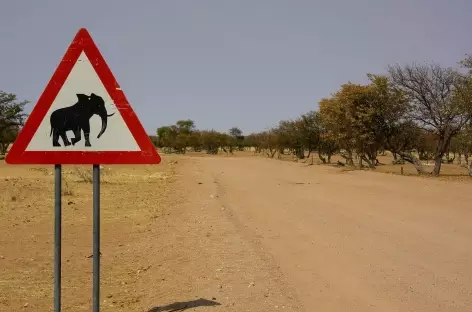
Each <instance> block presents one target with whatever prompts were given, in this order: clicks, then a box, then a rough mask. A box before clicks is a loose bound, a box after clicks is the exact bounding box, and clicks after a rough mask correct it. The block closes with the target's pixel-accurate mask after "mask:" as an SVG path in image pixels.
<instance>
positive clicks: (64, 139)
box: [59, 131, 70, 146]
mask: <svg viewBox="0 0 472 312" xmlns="http://www.w3.org/2000/svg"><path fill="white" fill-rule="evenodd" d="M59 135H60V136H61V139H62V142H64V146H69V145H70V142H69V139H68V138H67V134H66V132H65V131H63V132H61V133H60V134H59Z"/></svg>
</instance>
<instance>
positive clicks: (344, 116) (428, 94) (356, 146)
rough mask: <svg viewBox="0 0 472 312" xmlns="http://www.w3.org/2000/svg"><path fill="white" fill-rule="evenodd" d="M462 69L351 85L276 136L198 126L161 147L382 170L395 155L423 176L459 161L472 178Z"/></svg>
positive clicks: (168, 132) (166, 135)
mask: <svg viewBox="0 0 472 312" xmlns="http://www.w3.org/2000/svg"><path fill="white" fill-rule="evenodd" d="M459 64H460V65H461V67H462V69H460V68H457V69H454V68H443V67H441V66H440V65H438V64H434V63H432V64H421V65H419V64H412V65H407V66H403V67H402V66H400V65H394V66H389V67H388V73H387V74H386V75H374V74H368V75H367V76H368V79H369V83H368V84H365V85H362V84H355V83H351V82H348V83H345V84H343V85H341V86H340V88H339V89H338V90H337V91H335V92H334V93H333V94H331V95H330V96H329V97H327V98H323V99H322V100H321V101H320V102H319V109H318V110H313V111H310V112H307V113H305V114H303V115H301V116H300V117H299V118H296V119H294V120H283V121H280V122H279V124H278V125H277V126H275V127H273V128H271V129H268V130H266V131H262V132H259V133H251V134H248V135H243V133H242V131H241V130H240V129H239V128H237V127H234V128H231V129H230V130H229V131H228V132H227V133H221V132H217V131H215V130H198V129H197V128H196V127H195V123H194V122H193V121H192V120H180V121H177V123H176V124H175V125H170V126H165V127H160V128H158V129H157V133H156V134H157V135H156V136H152V137H151V139H152V140H153V142H154V144H155V145H156V146H158V147H159V148H161V149H162V150H163V151H164V152H168V153H185V152H186V151H187V150H189V149H190V150H193V151H205V152H207V153H209V154H216V153H218V152H219V151H223V152H228V153H232V152H233V151H235V150H244V149H247V148H252V149H253V150H254V152H255V153H264V154H266V155H267V156H268V157H275V156H277V155H282V154H291V155H294V157H297V158H299V159H303V158H305V157H307V156H310V155H311V154H312V153H315V154H316V155H317V157H319V159H320V160H321V162H323V163H329V162H330V161H331V157H332V156H333V155H339V156H341V157H342V158H343V159H344V160H345V162H344V164H345V165H347V166H354V164H355V163H354V159H357V160H358V161H357V163H358V165H359V166H365V167H370V168H375V167H376V166H377V165H379V161H378V159H377V157H378V155H379V154H381V153H384V152H385V151H389V152H391V153H392V155H393V157H394V162H398V163H400V162H409V163H411V164H413V165H414V166H415V168H416V169H417V172H418V174H422V173H425V169H424V167H423V165H422V161H424V160H432V161H434V169H433V175H439V173H440V170H441V164H443V163H452V162H453V161H454V160H456V162H457V163H458V164H459V165H461V166H464V167H467V168H468V169H469V172H470V174H471V175H472V162H469V156H470V155H471V153H472V124H471V121H472V57H470V56H467V57H466V58H465V59H464V60H462V61H461V62H459Z"/></svg>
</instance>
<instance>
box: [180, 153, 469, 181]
mask: <svg viewBox="0 0 472 312" xmlns="http://www.w3.org/2000/svg"><path fill="white" fill-rule="evenodd" d="M186 155H187V156H192V157H267V156H266V155H265V154H262V153H261V154H255V153H254V152H250V151H241V152H240V151H237V152H234V154H233V155H230V154H225V153H221V154H219V155H208V154H206V153H195V152H189V153H187V154H186ZM175 157H179V156H175ZM273 159H274V160H280V161H291V162H298V163H300V164H302V165H306V166H310V165H323V166H336V163H337V162H338V161H341V162H344V159H343V158H342V157H340V156H338V155H334V156H333V157H332V158H331V164H322V162H321V160H320V159H319V158H318V155H317V154H314V155H312V156H310V157H309V158H307V159H304V160H297V159H296V158H295V157H293V156H292V155H281V156H279V157H277V156H275V157H274V158H273ZM378 160H379V161H380V163H381V164H382V165H380V166H377V167H376V169H374V170H372V171H374V172H379V173H388V174H398V175H401V174H402V172H401V171H402V165H393V164H392V161H393V157H392V155H391V154H389V153H387V155H386V156H379V157H378ZM355 164H356V166H357V163H355ZM423 166H424V169H425V171H426V173H431V172H432V171H433V167H434V164H433V162H429V163H424V165H423ZM339 170H340V171H352V170H359V169H358V168H357V167H356V168H352V167H339ZM364 170H371V169H364ZM403 175H405V176H415V177H417V176H418V174H417V172H416V169H415V167H414V166H413V165H411V164H409V163H405V164H404V165H403ZM423 177H424V178H433V177H431V176H429V175H428V174H426V175H424V176H423ZM434 178H435V179H442V180H454V181H470V182H471V183H472V178H470V177H469V176H468V171H467V169H466V168H464V167H460V166H458V165H457V164H455V163H454V164H443V165H442V166H441V175H440V176H439V177H434Z"/></svg>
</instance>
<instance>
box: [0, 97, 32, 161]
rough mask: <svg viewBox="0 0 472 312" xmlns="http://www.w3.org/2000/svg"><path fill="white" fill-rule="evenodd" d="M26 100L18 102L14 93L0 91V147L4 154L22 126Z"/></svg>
mask: <svg viewBox="0 0 472 312" xmlns="http://www.w3.org/2000/svg"><path fill="white" fill-rule="evenodd" d="M28 103H29V102H28V101H22V102H19V101H18V100H17V97H16V95H15V94H12V93H6V92H4V91H0V145H1V146H0V147H1V152H2V154H5V153H6V151H7V149H8V146H9V145H10V144H11V143H13V142H14V141H15V139H16V136H17V135H18V132H19V131H20V128H21V127H22V126H23V124H24V121H25V118H26V114H25V113H24V111H23V110H24V107H25V105H26V104H28Z"/></svg>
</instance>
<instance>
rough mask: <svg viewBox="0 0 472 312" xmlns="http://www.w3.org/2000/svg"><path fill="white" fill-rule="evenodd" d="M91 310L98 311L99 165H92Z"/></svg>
mask: <svg viewBox="0 0 472 312" xmlns="http://www.w3.org/2000/svg"><path fill="white" fill-rule="evenodd" d="M92 291H93V312H99V311H100V165H93V290H92Z"/></svg>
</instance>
